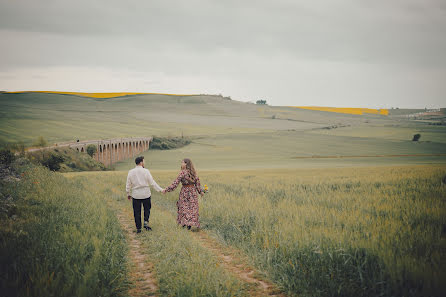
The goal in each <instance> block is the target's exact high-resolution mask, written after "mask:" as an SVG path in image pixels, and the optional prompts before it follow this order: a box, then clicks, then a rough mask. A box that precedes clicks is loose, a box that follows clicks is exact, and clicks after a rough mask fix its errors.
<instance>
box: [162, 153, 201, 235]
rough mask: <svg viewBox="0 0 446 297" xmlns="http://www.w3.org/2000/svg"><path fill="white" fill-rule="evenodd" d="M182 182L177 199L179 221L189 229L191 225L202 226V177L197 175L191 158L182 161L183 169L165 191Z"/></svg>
mask: <svg viewBox="0 0 446 297" xmlns="http://www.w3.org/2000/svg"><path fill="white" fill-rule="evenodd" d="M180 182H181V184H182V185H183V187H182V188H181V191H180V197H179V199H178V201H177V207H178V217H177V223H178V224H179V225H181V226H183V227H186V226H187V229H189V230H190V229H191V227H197V228H200V222H199V220H198V194H200V195H201V196H203V194H204V193H203V191H202V189H201V185H200V179H199V178H198V176H197V172H196V171H195V168H194V165H193V164H192V161H191V160H190V159H184V160H183V162H182V163H181V171H180V174H178V177H177V179H176V180H175V181H174V182H173V183H172V184H171V185H170V186H168V187H167V188H165V189H164V190H163V193H166V192H172V191H173V190H175V189H176V187H177V186H178V184H179V183H180Z"/></svg>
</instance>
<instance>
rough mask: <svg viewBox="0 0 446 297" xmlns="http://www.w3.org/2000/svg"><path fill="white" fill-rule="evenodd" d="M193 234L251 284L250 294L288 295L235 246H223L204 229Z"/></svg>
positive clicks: (223, 263)
mask: <svg viewBox="0 0 446 297" xmlns="http://www.w3.org/2000/svg"><path fill="white" fill-rule="evenodd" d="M191 234H193V236H194V237H195V238H196V239H197V240H198V242H199V243H200V244H201V245H202V246H203V247H205V248H206V249H208V250H210V251H211V252H212V253H214V255H216V256H217V258H218V259H219V260H220V263H221V265H222V266H223V267H224V268H225V269H226V270H228V271H230V272H231V273H233V274H234V275H235V276H237V277H238V278H239V279H241V280H242V281H244V282H246V283H248V284H249V286H248V287H249V291H248V293H249V295H250V296H277V297H285V296H286V295H284V294H283V293H282V292H281V291H280V289H279V288H278V287H277V286H276V285H275V284H273V283H271V282H270V281H268V280H266V279H265V278H264V277H263V276H262V274H261V273H259V272H258V271H257V270H255V269H254V268H252V267H251V266H250V265H248V264H247V261H246V260H245V259H243V256H241V255H240V252H237V251H236V250H234V249H233V248H230V247H225V246H223V245H222V244H220V243H218V242H217V241H216V240H215V239H213V238H211V237H210V236H209V235H208V234H207V233H206V232H204V231H203V230H200V231H198V232H191Z"/></svg>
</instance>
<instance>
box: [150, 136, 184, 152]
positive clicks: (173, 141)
mask: <svg viewBox="0 0 446 297" xmlns="http://www.w3.org/2000/svg"><path fill="white" fill-rule="evenodd" d="M191 142H192V141H191V140H190V139H188V138H184V137H156V136H155V137H153V139H152V141H151V142H150V146H149V147H150V149H152V150H172V149H176V148H180V147H183V146H186V145H188V144H190V143H191Z"/></svg>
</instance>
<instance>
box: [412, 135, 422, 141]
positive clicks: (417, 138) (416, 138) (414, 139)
mask: <svg viewBox="0 0 446 297" xmlns="http://www.w3.org/2000/svg"><path fill="white" fill-rule="evenodd" d="M420 137H421V134H415V135H414V136H413V139H412V141H418V140H419V139H420Z"/></svg>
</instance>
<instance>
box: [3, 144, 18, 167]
mask: <svg viewBox="0 0 446 297" xmlns="http://www.w3.org/2000/svg"><path fill="white" fill-rule="evenodd" d="M14 160H15V155H14V153H13V152H11V150H9V149H7V148H2V149H0V163H1V164H5V165H7V166H8V165H9V164H11V162H12V161H14Z"/></svg>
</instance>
